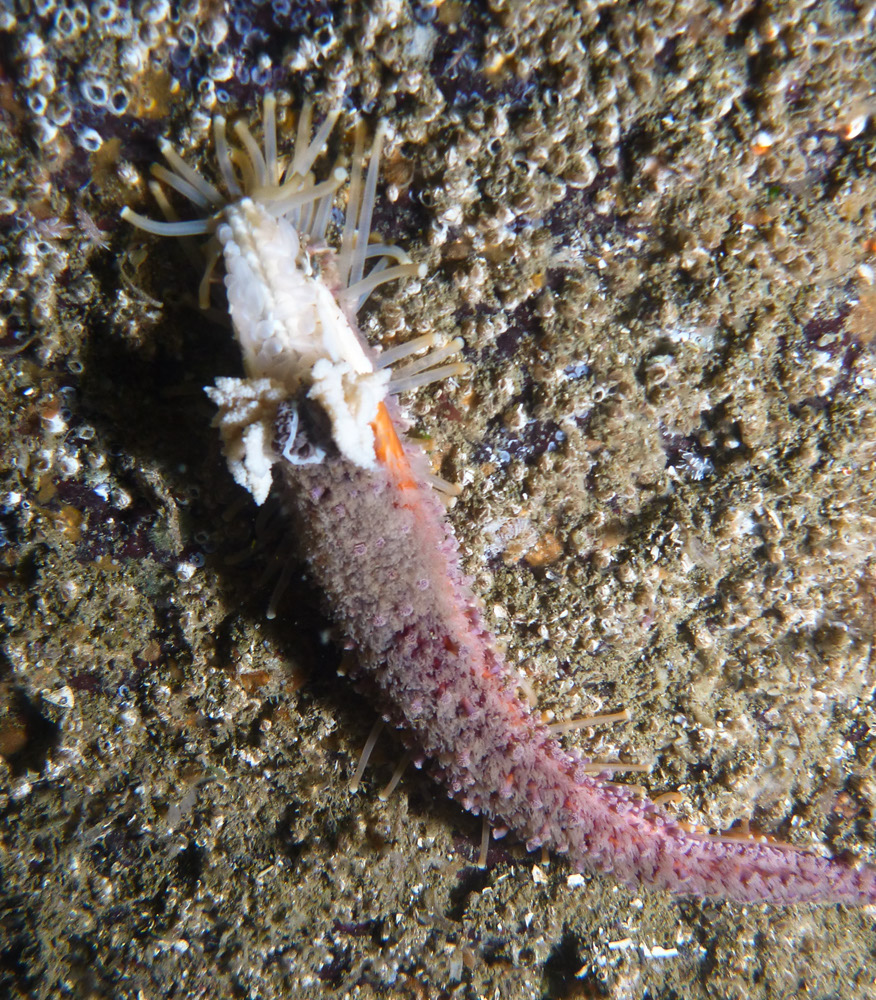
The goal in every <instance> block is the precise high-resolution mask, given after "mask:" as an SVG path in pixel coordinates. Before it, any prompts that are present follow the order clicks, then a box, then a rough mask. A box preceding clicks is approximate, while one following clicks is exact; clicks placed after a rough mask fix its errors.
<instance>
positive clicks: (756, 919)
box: [0, 0, 876, 1000]
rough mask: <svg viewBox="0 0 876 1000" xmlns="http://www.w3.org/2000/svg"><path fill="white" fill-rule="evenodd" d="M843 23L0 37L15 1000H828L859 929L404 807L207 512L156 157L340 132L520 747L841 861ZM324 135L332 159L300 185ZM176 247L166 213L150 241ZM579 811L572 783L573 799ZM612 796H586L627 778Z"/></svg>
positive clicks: (874, 34) (237, 532)
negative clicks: (308, 117)
mask: <svg viewBox="0 0 876 1000" xmlns="http://www.w3.org/2000/svg"><path fill="white" fill-rule="evenodd" d="M874 38H876V5H874V4H873V3H859V4H838V3H837V4H830V3H821V2H815V3H802V2H794V3H780V2H776V3H766V4H758V5H753V4H750V3H726V4H723V5H720V6H718V5H715V4H711V3H706V2H704V0H683V2H678V3H657V2H652V3H644V4H643V3H635V4H633V3H630V4H625V3H618V4H600V3H586V2H580V3H576V4H566V3H557V2H553V3H537V2H532V3H520V4H515V3H510V2H509V3H501V2H490V3H484V4H478V5H475V4H468V3H461V2H454V0H445V2H444V3H439V4H434V3H427V2H402V0H385V2H382V3H362V4H352V5H350V4H339V3H316V2H311V3H295V2H289V0H275V2H274V3H273V4H269V3H253V2H248V3H243V2H237V3H231V2H228V0H225V2H216V0H199V2H185V3H171V2H169V0H145V2H142V3H136V4H134V5H133V6H130V5H127V4H122V3H113V2H110V0H98V2H95V3H91V4H83V3H76V4H71V3H64V2H53V0H30V2H20V3H19V4H18V5H17V6H16V7H15V13H6V12H2V13H0V64H2V70H3V73H2V75H0V123H2V125H0V154H2V155H0V227H2V230H3V243H2V247H0V324H2V326H0V352H2V353H0V393H2V399H3V407H2V418H0V420H2V423H0V440H2V442H3V447H2V451H0V474H2V477H3V482H2V485H0V605H2V612H0V613H2V624H0V876H2V877H0V894H2V895H0V983H2V986H3V989H4V990H6V991H8V992H9V995H10V996H20V997H49V996H52V997H56V996H70V997H76V998H79V997H104V996H105V997H114V998H126V1000H127V998H132V1000H133V998H137V997H140V996H143V997H148V998H153V997H156V998H157V997H165V996H166V997H171V996H187V997H200V996H204V997H216V996H223V997H231V996H240V997H263V998H266V1000H267V998H275V997H277V998H279V997H291V998H299V997H300V998H305V997H307V998H314V997H321V996H326V997H334V996H350V997H372V996H392V997H422V996H428V997H430V998H431V997H472V998H475V997H489V998H493V997H500V998H509V1000H517V998H529V997H533V998H541V997H552V998H553V997H556V998H561V997H611V998H617V1000H621V998H623V1000H627V998H629V1000H638V998H644V997H646V996H647V997H658V998H664V997H665V998H669V997H676V996H683V997H685V998H690V1000H699V998H721V1000H727V998H735V997H746V998H761V997H762V998H767V997H769V998H775V997H790V996H812V997H829V996H843V997H845V996H849V997H851V996H854V997H862V998H867V997H876V987H874V985H873V971H872V970H873V967H874V950H876V937H874V931H873V926H872V922H873V915H872V914H869V913H866V912H853V911H849V912H846V911H843V910H840V909H837V908H836V907H827V908H818V907H795V908H792V909H789V910H786V911H768V910H765V909H761V908H758V907H741V906H734V905H730V904H725V905H720V904H714V903H686V902H682V903H678V902H674V901H671V900H669V899H668V898H666V897H664V896H662V895H660V894H650V893H642V894H638V895H637V894H635V893H631V892H629V891H627V890H625V889H622V888H619V887H617V886H616V885H615V884H613V883H612V882H611V881H609V880H600V879H587V878H581V877H578V876H572V875H571V873H570V871H569V870H568V869H567V868H566V867H565V866H564V864H563V862H562V861H561V860H556V859H555V860H551V861H550V862H549V863H545V861H544V860H543V859H541V858H540V857H538V856H533V855H527V854H526V853H525V851H524V850H523V848H522V847H521V846H519V845H518V844H516V843H515V842H514V840H513V838H511V837H509V838H508V839H506V840H504V841H500V842H498V843H497V844H494V845H493V847H492V848H491V850H490V854H489V859H488V866H487V868H486V870H484V871H480V870H478V869H477V868H476V867H475V861H476V857H477V845H478V841H479V838H480V827H479V824H478V823H477V821H476V820H473V819H472V818H470V817H468V816H466V815H465V814H464V813H462V812H461V811H459V810H458V809H457V808H456V807H455V806H453V805H452V804H451V803H449V802H446V801H445V800H444V799H443V798H442V795H441V792H440V789H436V788H433V787H432V786H431V785H430V784H428V783H427V782H426V781H424V780H423V778H422V777H421V776H419V775H418V774H417V773H415V772H412V773H409V774H408V775H407V776H406V777H405V778H404V779H403V781H402V783H401V785H400V787H399V788H398V790H397V791H396V792H395V793H394V794H393V795H392V796H390V797H389V799H388V800H387V801H386V802H383V801H381V800H380V799H379V798H378V792H379V790H380V789H381V788H382V787H383V786H384V784H385V783H386V782H387V781H388V780H389V777H390V775H391V773H392V768H393V764H394V762H395V759H396V758H397V756H398V754H399V752H400V751H399V747H398V744H396V743H394V742H393V740H392V738H391V736H386V735H385V736H384V737H382V740H381V742H380V743H379V744H378V749H377V751H376V753H375V757H374V759H373V761H372V764H371V765H370V767H369V769H368V771H367V772H366V775H365V780H364V783H363V786H362V788H361V789H360V790H359V792H358V793H357V794H355V795H353V794H351V792H350V790H349V778H350V775H351V774H352V771H353V769H354V768H355V765H356V760H357V757H358V754H359V751H360V749H361V747H362V745H363V743H364V741H365V739H366V737H367V734H368V731H369V729H370V727H371V724H372V721H373V716H372V715H371V714H370V710H369V709H368V708H367V707H366V706H364V705H363V703H362V701H361V700H360V699H359V698H358V696H357V695H356V694H355V693H354V692H353V691H352V690H351V689H350V688H349V686H348V685H347V683H346V682H345V681H344V679H343V678H340V677H338V676H337V673H338V670H339V669H340V670H341V671H343V670H344V669H345V666H344V661H343V654H342V652H341V651H340V649H339V647H338V646H336V645H334V644H333V642H332V641H331V638H330V636H329V635H328V633H327V631H326V626H325V624H324V623H322V622H321V620H320V619H319V618H318V615H317V612H316V608H317V607H318V600H317V597H316V595H314V594H313V593H312V592H311V591H310V589H309V588H308V586H307V582H306V581H305V580H302V579H301V578H300V573H298V572H297V571H293V572H292V574H291V580H290V582H289V584H288V589H287V591H286V595H285V598H284V601H283V604H282V607H281V610H280V613H279V614H278V616H277V618H276V619H275V620H274V621H270V622H269V621H266V620H265V617H264V609H265V607H266V606H267V604H268V602H269V600H270V596H271V592H272V590H273V589H274V586H275V582H276V578H277V576H278V575H279V574H280V572H281V569H282V567H283V565H285V564H286V563H287V562H288V561H289V559H290V558H291V556H290V551H289V544H288V539H286V538H284V536H283V534H282V532H281V528H280V523H281V522H280V520H279V518H278V517H277V512H276V511H273V512H271V511H268V513H267V514H266V515H262V516H257V515H256V512H255V511H254V509H253V508H252V506H251V504H250V502H249V501H248V498H247V497H246V496H245V495H244V494H242V493H241V491H240V490H239V489H238V488H237V487H235V486H234V484H233V483H232V482H231V481H230V479H229V477H228V475H227V472H226V471H225V469H224V463H223V462H222V460H221V456H220V454H219V446H218V441H217V439H216V434H215V431H213V430H211V429H210V426H209V424H210V420H211V416H212V411H211V407H210V405H209V403H208V401H207V400H206V398H205V397H204V395H203V392H202V387H203V386H204V385H207V384H210V383H211V382H212V381H213V379H214V378H215V377H216V376H217V375H233V374H236V373H237V368H236V364H237V362H236V359H235V352H234V349H233V346H232V344H231V342H230V338H229V337H228V335H227V331H226V330H225V329H223V327H222V326H221V323H220V322H217V319H218V314H217V317H213V316H203V315H201V314H199V313H198V312H197V310H196V308H195V305H194V301H193V300H194V298H195V289H196V283H197V280H198V275H197V273H196V272H195V270H194V269H193V268H191V267H190V265H189V264H188V262H187V260H186V256H185V252H184V248H183V247H182V246H181V245H179V244H175V243H169V242H162V241H159V240H153V239H151V238H147V237H144V236H143V235H142V234H140V233H137V232H136V231H134V230H132V229H130V228H128V227H125V226H123V225H122V224H120V223H119V222H118V218H117V216H118V210H119V209H120V207H121V206H122V205H123V204H131V205H132V206H134V207H136V208H137V209H138V210H139V211H145V212H153V213H154V212H155V209H154V205H152V203H151V201H150V198H149V194H148V190H147V187H146V180H147V178H148V168H149V164H150V162H151V161H152V160H153V159H154V158H155V157H156V156H157V140H158V139H159V138H160V137H161V136H167V137H169V138H171V139H172V141H173V142H174V143H175V145H176V146H177V147H178V148H180V149H181V150H183V151H184V153H185V155H186V157H187V158H188V159H189V161H190V162H192V163H194V164H197V165H198V166H199V167H200V168H201V169H202V170H203V171H204V172H205V173H210V172H211V170H212V146H211V140H210V136H209V126H210V116H211V115H212V114H213V113H214V112H215V111H217V110H219V109H222V110H223V113H225V114H226V115H228V116H229V117H233V116H235V115H238V114H242V115H244V116H245V117H247V118H248V119H249V120H251V121H254V122H257V119H258V106H259V98H260V95H261V94H262V93H263V92H264V90H265V89H266V88H269V87H270V88H273V89H274V90H275V91H276V92H277V93H278V96H279V100H280V104H281V107H282V108H284V109H287V110H286V112H285V113H284V120H285V122H286V128H287V130H289V129H291V128H293V127H294V119H293V112H294V109H295V108H296V107H297V106H298V105H299V104H300V102H301V101H302V100H303V99H304V98H305V97H308V96H309V97H311V98H313V99H314V101H315V103H316V107H317V113H318V114H323V113H325V111H326V110H327V109H328V108H329V107H331V106H334V104H336V103H337V102H338V101H339V100H342V101H344V106H345V108H346V109H347V111H348V120H349V121H352V120H353V118H354V117H355V115H356V113H357V111H361V112H363V113H364V115H365V117H366V119H367V120H368V121H369V122H370V123H372V124H373V123H374V122H376V120H377V119H378V118H379V117H383V118H385V119H386V120H387V121H388V123H389V129H390V131H389V137H388V141H387V153H386V161H385V167H384V172H383V177H384V183H383V185H382V196H381V205H380V208H379V210H378V228H379V230H380V232H381V233H383V234H384V235H386V236H387V237H388V239H389V241H390V242H398V243H399V244H401V245H403V246H405V247H406V249H408V250H409V251H410V252H411V254H412V255H413V256H414V258H415V259H417V260H422V261H424V262H425V263H426V264H427V265H428V267H429V276H428V277H427V278H426V279H425V280H424V281H423V282H422V283H420V284H419V285H415V284H411V285H409V286H408V287H406V288H399V289H394V290H392V291H390V292H387V293H384V294H382V295H381V296H379V297H377V298H376V301H375V302H374V304H373V308H372V310H371V313H370V315H369V317H368V318H367V320H366V322H365V324H364V326H365V331H366V333H367V335H368V336H369V337H370V338H371V339H373V340H374V341H376V342H380V343H381V344H383V345H384V346H389V345H392V344H395V343H398V342H400V341H402V340H404V339H407V338H408V337H412V336H417V335H419V334H422V333H425V332H427V331H437V332H440V333H445V334H448V335H456V334H458V333H459V334H461V335H462V336H463V337H464V338H465V340H466V345H467V347H466V353H467V357H468V360H469V361H470V362H471V363H472V365H473V374H472V376H471V377H467V378H463V379H460V380H458V381H457V382H455V383H451V384H447V385H445V386H441V387H438V388H435V389H433V390H431V391H426V392H422V393H419V394H417V395H416V396H414V397H413V398H412V399H410V400H409V409H410V412H411V415H412V420H413V424H414V432H415V433H417V434H418V435H421V436H422V437H423V438H424V439H425V440H426V442H427V444H428V445H429V448H430V452H431V454H432V456H433V457H434V461H435V467H436V470H439V471H440V472H441V474H442V475H444V476H445V477H447V478H450V479H454V480H457V481H459V482H460V483H461V484H463V485H464V493H463V495H462V497H461V498H460V500H459V502H458V503H457V505H456V507H455V508H454V509H453V510H452V511H451V513H450V517H451V520H452V521H453V524H454V526H455V529H456V531H457V534H458V536H459V538H460V540H461V542H462V545H463V549H464V552H465V555H466V559H467V568H468V570H469V572H471V573H472V575H473V576H474V577H475V579H476V584H475V586H476V589H477V591H478V593H479V594H480V595H481V596H482V597H483V599H484V602H485V604H486V608H487V612H488V616H489V617H490V620H491V623H492V624H493V626H494V628H495V630H496V631H497V632H498V633H499V634H500V636H501V637H502V638H503V640H505V641H506V642H507V652H508V657H509V659H510V661H511V662H512V663H513V664H515V665H516V666H518V668H519V670H520V672H521V675H522V677H523V678H524V681H525V683H526V684H527V685H528V686H529V687H531V689H532V692H533V694H534V697H535V698H536V699H537V702H538V704H539V706H540V707H541V708H542V709H543V710H544V711H545V712H547V713H551V717H553V718H556V719H558V720H559V719H569V718H574V717H576V716H582V715H591V714H594V713H596V712H600V711H615V710H617V709H620V708H623V707H627V708H629V709H630V710H631V712H632V713H633V716H634V718H633V721H632V722H630V723H627V724H624V725H618V726H614V727H604V728H601V729H595V730H591V731H585V732H584V733H577V734H572V735H570V736H569V739H570V740H574V741H575V742H577V743H578V744H579V745H580V746H582V747H584V746H586V747H588V748H589V751H588V752H589V753H590V754H591V755H592V756H593V757H594V758H595V759H598V760H623V761H628V762H639V763H646V764H649V765H651V766H652V769H651V772H650V774H648V775H637V776H635V778H636V779H637V780H641V783H642V784H643V785H644V786H645V787H646V788H647V790H648V792H649V794H651V795H653V796H657V795H660V794H663V793H667V792H676V791H677V792H680V793H681V796H683V801H682V802H680V803H678V804H677V805H675V806H673V808H676V809H677V810H678V811H679V813H680V814H681V815H683V816H684V817H685V818H687V819H689V820H691V821H693V822H698V823H702V824H705V825H707V826H709V827H710V828H712V829H715V830H718V829H727V828H728V827H730V826H731V825H732V824H733V823H734V822H736V821H743V820H750V821H751V823H752V825H753V826H755V827H756V828H757V829H759V830H763V831H765V832H769V833H772V834H774V835H776V836H778V837H780V838H782V839H786V840H792V841H793V842H795V843H799V844H801V845H807V846H813V847H819V846H821V847H824V848H825V849H826V850H829V851H830V852H832V853H839V852H842V851H849V852H850V853H852V854H854V855H856V856H859V857H861V858H867V859H869V860H870V861H876V843H874V827H873V818H872V813H873V809H874V798H876V784H874V778H873V761H874V739H876V737H874V731H876V718H874V710H873V707H872V704H871V700H872V695H873V690H874V681H876V679H874V666H873V662H872V659H873V658H872V650H873V631H874V626H873V622H874V601H876V534H874V526H876V520H874V518H876V506H874V447H876V445H874V432H876V394H874V378H876V353H874V350H876V347H874V344H876V340H874V338H876V218H874V214H876V213H874V204H876V180H874V169H873V168H874V164H876V138H874V137H876V126H874V122H873V113H874V111H876V108H874V106H873V99H872V94H873V93H874V92H876V58H874V57H876V51H874V50H876V42H874ZM348 153H349V144H348V143H347V142H346V141H345V138H344V136H343V135H342V134H341V130H339V137H338V140H337V141H336V143H335V144H334V146H333V149H332V155H337V156H339V157H342V158H343V157H344V156H347V155H348ZM180 210H181V211H182V207H181V208H180ZM622 778H623V776H619V780H622ZM631 780H633V779H631Z"/></svg>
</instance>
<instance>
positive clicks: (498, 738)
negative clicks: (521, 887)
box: [281, 445, 876, 904]
mask: <svg viewBox="0 0 876 1000" xmlns="http://www.w3.org/2000/svg"><path fill="white" fill-rule="evenodd" d="M405 447H406V449H408V451H409V457H410V458H411V460H412V462H413V463H414V464H416V462H417V458H415V457H414V456H413V455H410V446H409V445H406V446H405ZM281 476H282V483H283V486H282V492H283V496H284V499H286V500H287V501H288V502H289V503H290V505H291V506H292V507H293V508H294V510H295V514H296V515H297V517H296V520H297V522H298V524H299V526H300V529H301V531H302V552H303V553H304V554H305V556H306V559H307V562H308V564H309V566H310V570H311V572H312V574H313V576H314V578H315V581H316V582H317V583H318V585H319V586H320V587H321V588H322V590H323V592H324V594H325V596H326V605H327V607H328V609H329V611H330V613H331V615H332V617H333V618H334V619H335V620H336V621H337V623H338V625H339V626H340V627H341V628H342V629H343V631H344V633H345V635H346V636H347V637H348V638H349V639H350V640H351V641H352V642H353V643H354V644H355V647H356V650H357V654H358V660H359V665H360V668H361V673H360V675H359V677H358V680H359V682H360V684H361V686H362V687H363V688H364V689H365V690H366V691H368V692H369V693H370V695H371V697H372V699H373V700H374V702H375V704H377V705H378V706H379V708H380V710H381V711H382V712H383V713H384V714H385V717H386V719H387V721H389V722H390V723H391V724H393V725H394V726H397V727H398V728H399V730H400V732H401V737H402V739H403V740H404V741H405V743H406V744H407V746H408V747H409V748H410V749H411V750H412V751H413V752H414V754H415V755H420V756H423V757H426V758H430V759H431V760H432V761H434V762H435V766H434V770H435V772H436V777H437V778H438V779H439V780H440V781H442V782H443V783H444V784H445V785H446V786H447V788H448V789H449V791H450V792H451V794H452V795H453V796H454V797H455V798H456V799H458V800H459V801H460V802H461V803H462V804H463V806H465V807H466V808H467V809H470V810H471V811H472V812H475V813H483V814H484V815H485V816H487V817H488V818H489V820H490V822H491V823H493V824H495V825H502V826H508V827H509V828H510V829H511V830H514V831H516V832H517V833H518V834H519V835H521V836H522V837H523V838H524V839H525V840H526V841H527V846H528V847H529V848H534V847H536V846H539V845H545V846H547V847H549V848H551V849H552V850H555V851H557V852H559V853H562V854H566V855H567V856H568V858H569V860H570V861H571V863H572V865H573V866H574V867H575V868H576V869H579V870H585V871H595V872H608V873H611V874H613V875H614V876H616V877H617V878H619V879H620V880H621V881H623V882H625V883H627V884H628V885H634V884H637V883H643V884H646V885H652V886H655V887H660V888H663V889H668V890H670V891H671V892H674V893H678V894H681V895H690V896H713V897H719V898H724V899H734V900H739V901H743V902H770V903H795V902H803V901H813V902H820V903H829V902H845V903H852V904H863V903H872V902H876V869H873V868H870V867H861V868H855V867H852V866H849V865H847V864H844V863H842V862H839V861H834V860H829V859H826V858H822V857H819V856H817V855H815V854H812V853H809V852H806V851H802V850H798V849H796V848H793V847H791V846H789V845H776V844H774V843H769V842H765V841H762V840H754V839H739V840H734V839H728V838H725V839H719V838H716V837H715V838H710V837H708V836H705V835H698V834H693V833H688V832H686V831H685V830H684V829H683V828H682V827H681V826H679V824H678V823H676V822H674V821H673V820H672V819H671V818H668V817H667V816H665V815H663V814H662V813H661V812H660V810H659V809H658V808H657V807H656V806H655V805H654V804H653V803H652V802H650V801H648V800H647V799H643V798H642V797H640V796H639V795H636V794H634V793H633V792H632V791H627V790H626V789H625V788H623V787H622V786H617V785H614V784H609V783H607V782H606V781H602V780H600V779H599V778H597V777H593V776H592V775H591V774H586V773H584V768H583V764H582V761H581V760H580V759H578V758H576V757H575V756H574V755H572V754H570V753H567V752H566V751H564V750H563V749H562V748H561V747H560V746H559V744H558V743H557V742H556V741H555V740H554V739H552V738H551V736H550V735H549V732H548V730H547V728H546V727H545V726H544V725H543V724H542V723H540V722H538V721H537V720H536V719H535V718H534V717H533V715H532V713H531V712H530V710H529V708H528V707H527V706H526V704H525V703H524V702H523V701H521V699H520V698H519V697H518V695H517V693H516V686H515V683H514V681H513V680H512V679H511V678H510V676H509V672H508V670H507V669H506V667H505V665H504V663H503V662H502V659H501V657H500V656H499V654H498V653H497V652H496V650H495V647H494V641H493V637H492V636H491V635H490V633H489V632H488V631H487V629H486V628H485V626H484V623H483V620H482V618H481V614H480V612H479V610H478V607H477V602H476V599H475V597H474V595H473V594H472V592H471V591H470V589H469V587H468V582H467V580H466V579H465V577H464V576H463V575H462V572H461V570H460V567H459V560H458V556H457V545H456V541H455V539H454V538H453V536H452V535H451V534H450V532H449V530H448V528H447V526H446V522H445V518H444V514H443V510H442V508H441V504H440V503H439V501H438V500H437V499H436V498H435V496H434V494H433V492H432V491H431V489H430V488H429V487H427V486H423V487H420V486H418V485H416V484H412V483H411V482H410V481H408V482H407V483H405V484H404V486H403V487H402V488H400V487H399V484H398V482H397V480H396V479H395V477H394V476H393V475H392V473H391V472H389V471H388V470H387V469H386V468H384V467H378V468H377V469H373V470H365V469H362V468H360V467H357V466H355V465H353V464H352V463H350V462H348V461H347V460H345V459H343V458H340V457H337V458H334V459H331V458H330V459H328V460H327V461H325V462H324V463H323V464H320V465H309V466H290V465H288V464H286V463H282V473H281Z"/></svg>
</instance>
